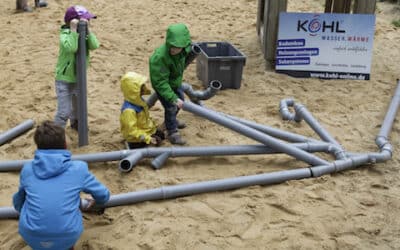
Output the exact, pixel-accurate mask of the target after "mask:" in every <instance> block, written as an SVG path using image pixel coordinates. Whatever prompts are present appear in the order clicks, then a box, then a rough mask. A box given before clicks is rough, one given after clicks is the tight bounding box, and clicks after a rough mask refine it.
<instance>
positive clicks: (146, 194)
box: [0, 168, 311, 218]
mask: <svg viewBox="0 0 400 250" xmlns="http://www.w3.org/2000/svg"><path fill="white" fill-rule="evenodd" d="M308 177H311V171H310V169H308V168H304V169H293V170H286V171H279V172H272V173H266V174H258V175H250V176H240V177H234V178H227V179H220V180H213V181H203V182H196V183H189V184H180V185H173V186H165V187H160V188H155V189H148V190H142V191H136V192H129V193H122V194H117V195H112V196H111V197H110V200H109V201H108V202H107V203H105V204H104V205H102V206H96V207H97V209H98V208H107V207H116V206H122V205H129V204H135V203H139V202H143V201H154V200H165V199H171V198H175V197H181V196H188V195H194V194H201V193H208V192H216V191H225V190H230V189H237V188H242V187H248V186H253V185H270V184H276V183H281V182H284V181H288V180H296V179H303V178H308ZM94 209H96V208H94ZM17 217H18V212H17V211H15V210H14V209H13V208H11V207H6V208H0V218H17Z"/></svg>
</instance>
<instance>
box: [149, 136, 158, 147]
mask: <svg viewBox="0 0 400 250" xmlns="http://www.w3.org/2000/svg"><path fill="white" fill-rule="evenodd" d="M150 144H151V145H157V144H158V141H157V138H156V137H151V139H150Z"/></svg>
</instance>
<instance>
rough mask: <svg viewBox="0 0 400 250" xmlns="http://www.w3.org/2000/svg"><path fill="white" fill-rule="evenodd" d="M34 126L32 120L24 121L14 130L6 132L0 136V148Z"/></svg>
mask: <svg viewBox="0 0 400 250" xmlns="http://www.w3.org/2000/svg"><path fill="white" fill-rule="evenodd" d="M34 125H35V122H34V121H33V120H26V121H24V122H23V123H20V124H18V125H17V126H15V127H14V128H12V129H10V130H7V131H6V132H4V133H2V134H0V146H1V145H3V144H4V143H6V142H8V141H9V140H11V139H12V138H15V137H17V136H19V135H20V134H22V133H25V132H26V131H27V130H29V129H31V128H32V127H33V126H34Z"/></svg>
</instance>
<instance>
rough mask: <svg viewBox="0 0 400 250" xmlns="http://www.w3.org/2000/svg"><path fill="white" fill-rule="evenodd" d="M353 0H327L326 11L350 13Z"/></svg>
mask: <svg viewBox="0 0 400 250" xmlns="http://www.w3.org/2000/svg"><path fill="white" fill-rule="evenodd" d="M351 2H352V0H325V13H350V10H351Z"/></svg>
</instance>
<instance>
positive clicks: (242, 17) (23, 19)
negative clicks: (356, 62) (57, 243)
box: [0, 0, 400, 250]
mask: <svg viewBox="0 0 400 250" xmlns="http://www.w3.org/2000/svg"><path fill="white" fill-rule="evenodd" d="M32 2H33V1H32ZM323 2H324V1H322V0H307V1H306V0H301V1H300V0H297V1H294V0H293V1H289V10H290V11H302V12H322V11H323ZM78 3H80V4H83V5H85V6H86V7H87V8H88V9H89V10H91V11H92V12H93V13H95V14H97V15H98V19H97V20H94V21H93V22H92V31H93V32H95V33H96V35H97V37H98V39H99V41H100V43H101V47H100V48H99V49H98V50H96V51H94V52H93V53H92V54H91V55H92V57H91V67H90V69H89V71H88V112H89V117H88V120H89V130H90V131H89V140H90V144H89V145H88V146H85V147H81V148H79V147H78V146H77V145H78V135H77V133H76V132H74V131H73V130H71V129H70V128H67V137H68V144H69V148H70V149H71V151H72V152H73V153H80V154H81V153H90V152H106V151H115V150H121V149H123V148H124V145H123V143H122V137H121V135H120V132H119V109H120V105H121V103H122V94H121V92H120V89H119V78H120V77H121V75H122V74H123V73H125V72H126V71H132V70H133V71H137V72H139V73H142V74H146V75H148V58H149V56H150V55H151V53H152V52H153V50H154V49H155V48H156V47H157V46H159V45H160V44H161V43H163V41H164V39H165V30H166V27H167V26H168V25H169V24H171V23H175V22H184V23H186V24H187V25H188V27H189V29H190V31H191V34H192V38H193V40H194V41H228V42H230V43H231V44H233V45H234V46H236V47H237V48H239V49H240V50H241V51H242V52H243V53H244V54H245V55H246V56H247V61H246V65H245V68H244V71H243V80H242V86H241V88H240V89H239V90H224V91H221V92H220V93H218V95H217V96H215V97H214V98H212V99H210V100H208V101H206V102H205V104H206V105H207V106H208V107H210V108H212V109H215V110H218V111H223V112H226V113H229V114H232V115H235V116H239V117H242V118H245V119H249V120H254V121H256V122H258V123H262V124H266V125H269V126H274V127H277V128H281V129H284V130H287V131H291V132H296V133H299V134H303V135H306V136H312V137H315V138H317V136H316V135H315V134H314V132H313V131H312V130H311V129H310V128H309V127H308V126H307V125H306V124H305V123H304V122H301V123H295V122H287V121H282V119H281V117H280V114H279V101H280V100H281V99H283V98H288V97H293V98H294V99H295V101H297V102H299V103H302V104H304V105H305V106H306V107H307V108H308V110H309V111H310V112H311V113H312V114H313V115H314V117H315V118H316V119H318V121H320V123H321V124H322V125H323V126H324V127H325V128H326V129H327V131H329V132H330V133H331V134H332V135H333V136H334V137H335V139H336V140H337V141H339V142H340V143H341V145H343V147H344V148H345V149H346V150H349V151H354V152H370V151H372V152H375V151H377V150H378V149H377V147H376V145H375V143H374V139H375V136H376V135H377V133H378V132H379V128H380V124H381V123H382V121H383V118H384V116H385V113H386V110H387V107H388V104H389V102H390V100H391V97H392V95H393V92H394V90H395V87H396V78H399V77H400V67H399V63H400V29H399V28H395V27H394V26H393V25H392V24H391V21H392V20H393V19H395V18H397V19H398V18H399V14H400V10H399V7H395V5H393V4H390V3H387V2H384V3H378V7H377V9H378V10H377V20H376V36H375V41H374V53H373V60H372V72H371V80H370V81H351V80H319V79H296V78H292V77H289V76H286V75H282V74H276V73H275V72H274V71H273V70H265V61H264V59H263V54H262V52H261V48H260V43H259V38H258V36H257V33H256V15H257V1H256V0H230V1H215V0H198V1H188V0H179V1H166V0H159V1H154V0H149V1H138V0H122V1H106V0H91V1H65V0H64V1H61V0H55V1H51V0H49V6H48V7H47V8H42V9H38V10H35V11H34V12H33V13H22V14H21V13H18V14H17V13H15V12H14V8H15V3H14V1H11V0H10V1H0V34H1V35H0V48H1V49H0V98H1V99H0V100H1V114H0V132H4V131H6V130H8V129H10V128H12V127H14V126H16V125H17V124H19V123H21V122H23V121H25V120H27V119H33V120H35V121H36V122H37V123H39V122H41V121H43V120H45V119H53V117H54V113H55V109H56V96H55V89H54V74H53V72H54V67H55V64H56V59H57V53H58V29H59V26H60V25H61V24H62V20H63V14H64V10H65V9H66V8H67V7H68V6H69V5H72V4H78ZM195 66H196V65H195V63H193V64H192V65H190V66H189V68H188V69H187V70H186V72H185V81H187V82H189V83H191V84H193V86H194V87H195V88H196V89H201V88H202V84H201V82H200V81H199V80H198V79H197V77H196V67H195ZM151 112H152V115H153V116H154V118H155V119H156V120H157V121H158V122H159V123H160V122H162V118H163V111H162V108H161V105H160V104H159V103H157V104H156V106H155V107H154V108H153V109H152V110H151ZM179 116H180V118H181V119H183V120H185V121H186V123H187V124H188V127H187V128H186V129H184V130H182V134H183V136H184V137H185V138H186V139H187V140H188V142H189V145H190V146H196V145H238V144H254V143H255V142H254V141H252V140H251V139H248V138H246V137H244V136H242V135H239V134H237V133H235V132H232V131H230V130H229V129H226V128H223V127H221V126H219V125H217V124H214V123H212V122H209V121H207V120H204V119H202V118H199V117H196V116H194V115H193V114H191V113H188V112H181V113H180V115H179ZM33 131H34V130H30V131H29V132H27V133H25V134H23V135H21V136H20V137H18V138H16V139H14V140H12V141H11V142H9V143H7V144H4V145H2V146H1V147H0V160H19V159H30V158H32V156H33V152H34V150H35V146H34V144H33ZM399 134H400V124H399V121H398V119H396V120H395V123H394V126H393V131H392V133H391V138H390V139H391V143H392V145H393V148H394V152H393V159H392V160H390V161H387V162H385V163H380V164H375V165H367V166H361V167H360V168H358V169H355V170H351V171H345V172H341V173H337V174H332V175H326V176H322V177H319V178H313V179H303V180H293V181H288V182H285V183H281V184H277V185H272V186H253V187H249V188H243V189H238V190H233V191H226V192H216V193H207V194H201V195H195V196H190V197H182V198H178V199H171V200H164V201H154V202H144V203H140V204H135V205H130V206H120V207H115V208H110V209H107V210H106V212H105V213H104V214H103V215H93V214H85V215H84V226H85V231H84V233H83V234H82V236H81V238H80V240H79V241H78V243H77V244H76V248H75V249H78V250H79V249H349V250H350V249H351V250H353V249H398V248H399V247H400V220H399V217H400V199H399V197H400V196H399V193H400V184H399V183H400V177H399V161H400V157H399V154H398V152H399V149H400V145H399V138H400V137H399ZM169 145H170V144H169V143H168V142H165V143H164V145H163V146H169ZM328 159H329V160H332V159H331V158H329V157H328ZM306 166H307V164H306V163H304V162H300V161H296V160H294V159H293V158H291V157H289V156H278V155H262V156H251V155H249V156H232V157H231V156H230V157H201V158H198V157H190V158H172V159H169V160H168V161H167V163H166V165H165V166H164V167H163V168H162V169H161V170H158V171H155V170H153V169H152V168H151V167H150V160H143V161H141V162H140V163H139V165H138V166H137V167H136V168H135V169H134V170H133V171H132V172H130V173H127V174H126V173H120V172H119V171H118V162H106V163H95V164H90V169H91V171H92V172H93V173H94V174H95V175H96V177H97V178H98V179H99V180H101V181H102V182H103V183H105V184H106V185H107V186H108V187H109V188H110V190H111V192H112V193H113V194H119V193H125V192H130V191H136V190H143V189H149V188H156V187H160V186H166V185H174V184H182V183H191V182H197V181H206V180H213V179H219V178H228V177H235V176H242V175H253V174H258V173H264V172H271V171H278V170H287V169H295V168H301V167H306ZM0 175H1V182H0V206H11V204H12V201H11V197H12V195H13V193H14V192H16V191H17V187H18V182H19V174H18V172H10V173H0ZM0 249H7V250H8V249H29V248H28V247H27V246H26V244H25V243H24V241H23V240H22V238H21V237H20V236H19V235H18V222H17V220H1V221H0Z"/></svg>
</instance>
